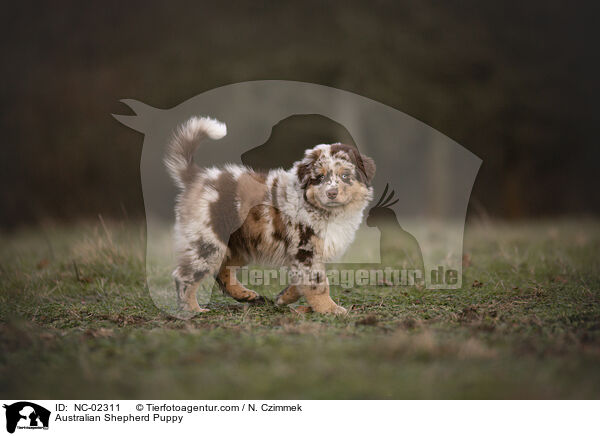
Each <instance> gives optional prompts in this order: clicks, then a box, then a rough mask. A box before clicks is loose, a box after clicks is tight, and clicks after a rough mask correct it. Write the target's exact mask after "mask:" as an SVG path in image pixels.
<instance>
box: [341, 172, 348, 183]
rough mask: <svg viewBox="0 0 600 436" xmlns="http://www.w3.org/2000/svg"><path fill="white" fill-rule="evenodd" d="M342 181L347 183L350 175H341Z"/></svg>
mask: <svg viewBox="0 0 600 436" xmlns="http://www.w3.org/2000/svg"><path fill="white" fill-rule="evenodd" d="M342 180H343V181H345V182H347V181H348V180H350V173H344V174H342Z"/></svg>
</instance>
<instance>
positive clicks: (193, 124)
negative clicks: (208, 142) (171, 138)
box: [181, 117, 227, 141]
mask: <svg viewBox="0 0 600 436" xmlns="http://www.w3.org/2000/svg"><path fill="white" fill-rule="evenodd" d="M181 133H182V134H183V136H185V137H186V139H188V140H189V141H193V140H194V139H195V138H196V137H197V136H198V134H200V133H205V134H206V136H208V137H209V138H210V139H221V138H222V137H224V136H225V135H227V126H226V125H225V123H222V122H220V121H218V120H215V119H213V118H209V117H193V118H190V119H189V120H188V121H187V122H186V123H185V124H184V125H183V126H182V128H181Z"/></svg>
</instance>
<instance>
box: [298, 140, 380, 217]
mask: <svg viewBox="0 0 600 436" xmlns="http://www.w3.org/2000/svg"><path fill="white" fill-rule="evenodd" d="M294 167H295V168H296V175H297V177H298V182H299V184H300V186H301V188H302V189H303V190H304V198H305V199H306V201H308V202H309V203H310V204H312V205H313V206H315V207H317V208H319V209H324V210H329V211H333V210H339V209H340V208H349V207H353V206H356V207H364V206H366V203H367V202H368V201H369V200H371V198H372V196H373V189H372V188H371V180H373V176H374V175H375V163H374V162H373V159H371V158H370V157H367V156H365V155H363V154H360V153H359V152H358V150H357V149H356V148H354V147H351V146H349V145H345V144H331V145H329V144H321V145H317V146H316V147H314V148H312V149H310V150H307V151H306V152H305V154H304V159H302V160H301V161H299V162H296V163H295V164H294Z"/></svg>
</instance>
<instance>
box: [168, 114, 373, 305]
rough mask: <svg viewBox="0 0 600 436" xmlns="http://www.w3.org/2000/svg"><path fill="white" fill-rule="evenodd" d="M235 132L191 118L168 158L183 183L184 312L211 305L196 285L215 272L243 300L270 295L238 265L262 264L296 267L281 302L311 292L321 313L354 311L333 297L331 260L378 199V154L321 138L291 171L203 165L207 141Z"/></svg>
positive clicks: (180, 266) (180, 257)
mask: <svg viewBox="0 0 600 436" xmlns="http://www.w3.org/2000/svg"><path fill="white" fill-rule="evenodd" d="M226 133H227V128H226V126H225V124H222V123H220V122H218V121H217V120H213V119H210V118H197V117H194V118H191V119H190V120H188V121H187V122H186V123H184V124H183V125H182V126H180V128H179V129H178V130H177V132H176V133H175V135H174V137H173V139H172V141H171V143H170V144H169V147H168V152H167V155H166V158H165V163H166V166H167V169H168V171H169V174H170V175H171V177H172V178H173V179H174V180H175V183H176V184H177V186H178V187H179V188H180V189H181V193H180V194H179V196H178V197H177V203H176V206H175V215H176V222H175V248H176V251H177V253H176V254H177V268H176V269H175V271H174V272H173V277H174V278H175V283H176V289H177V299H178V304H179V310H182V311H186V312H200V311H202V309H201V308H200V306H199V305H198V301H197V299H196V290H197V287H198V284H199V283H200V282H201V281H202V280H203V279H205V278H207V277H211V276H212V277H215V278H216V281H217V283H218V284H219V286H220V287H221V289H222V290H223V291H224V292H225V293H227V294H228V295H230V296H231V297H233V298H234V299H236V300H237V301H243V302H261V301H264V299H263V298H262V297H261V296H260V295H258V294H257V293H256V292H254V291H252V290H250V289H247V288H246V287H244V286H243V285H242V284H241V283H240V282H239V281H238V280H237V278H236V274H235V269H236V268H234V267H240V266H244V265H247V264H249V263H251V262H257V263H260V264H263V265H272V266H277V267H279V266H286V267H288V268H289V271H290V273H289V274H288V275H289V277H292V279H291V280H290V282H291V283H293V284H290V285H289V286H288V287H287V288H285V289H284V290H283V291H282V292H281V293H280V294H279V295H278V296H277V299H276V303H277V304H279V305H285V304H290V303H293V302H295V301H297V300H298V299H299V298H301V297H305V298H306V300H307V302H308V304H309V305H310V307H311V308H312V309H313V310H314V311H315V312H320V313H333V314H345V313H346V309H344V308H343V307H341V306H338V305H337V304H336V303H335V302H334V301H333V300H332V299H331V297H330V296H329V284H328V282H327V275H326V270H325V262H331V261H334V260H336V259H338V258H339V257H340V256H341V255H342V254H343V253H344V252H345V251H346V249H347V248H348V246H349V245H350V243H351V242H352V241H353V239H354V234H355V233H356V230H357V229H358V227H359V225H360V223H361V221H362V218H363V211H364V210H365V207H366V206H367V204H368V203H369V201H370V200H371V199H372V196H373V188H372V187H371V185H370V183H371V180H372V179H373V176H374V174H375V164H374V162H373V160H372V159H371V158H369V157H366V156H364V155H362V154H360V153H359V152H358V151H357V150H356V149H355V148H354V147H351V146H348V145H344V144H331V145H329V144H321V145H317V146H316V147H313V148H310V149H308V150H306V152H305V154H304V158H303V159H302V160H300V161H297V162H295V163H294V165H293V166H292V168H290V169H288V170H284V169H281V168H278V169H274V170H271V171H269V172H268V173H261V172H255V171H253V170H252V169H250V168H248V167H245V166H241V165H233V164H229V165H225V166H224V167H223V168H214V167H212V168H204V169H202V168H199V167H197V166H196V165H195V164H194V163H193V154H194V150H195V149H196V147H197V145H198V142H200V141H201V140H202V139H203V138H206V137H208V138H211V139H219V138H222V137H223V136H225V135H226Z"/></svg>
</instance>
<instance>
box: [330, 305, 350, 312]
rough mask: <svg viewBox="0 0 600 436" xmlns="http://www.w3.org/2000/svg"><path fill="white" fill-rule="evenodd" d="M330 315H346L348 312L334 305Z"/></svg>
mask: <svg viewBox="0 0 600 436" xmlns="http://www.w3.org/2000/svg"><path fill="white" fill-rule="evenodd" d="M331 313H332V314H333V315H346V314H347V313H348V310H346V309H345V308H343V307H342V306H338V305H337V304H336V305H335V307H333V308H332V310H331Z"/></svg>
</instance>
